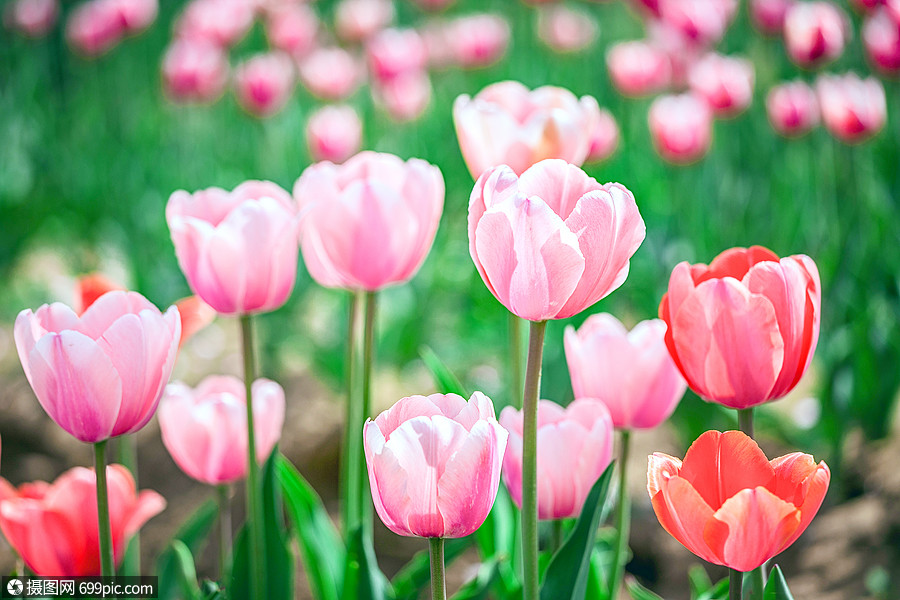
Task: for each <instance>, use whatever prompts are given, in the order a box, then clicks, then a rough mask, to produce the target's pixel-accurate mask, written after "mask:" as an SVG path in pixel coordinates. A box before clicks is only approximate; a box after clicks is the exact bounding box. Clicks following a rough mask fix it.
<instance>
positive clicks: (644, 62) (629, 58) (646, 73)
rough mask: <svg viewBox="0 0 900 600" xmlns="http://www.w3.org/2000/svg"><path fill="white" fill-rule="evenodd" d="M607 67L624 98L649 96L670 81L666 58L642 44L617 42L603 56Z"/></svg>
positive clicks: (670, 75) (666, 85) (669, 64)
mask: <svg viewBox="0 0 900 600" xmlns="http://www.w3.org/2000/svg"><path fill="white" fill-rule="evenodd" d="M606 67H607V69H609V77H610V79H611V80H612V83H613V85H614V86H616V89H617V90H619V92H621V93H622V94H624V95H625V96H631V97H640V96H649V95H651V94H655V93H657V92H660V91H662V90H664V89H666V88H667V87H668V86H669V84H670V83H671V81H672V65H671V63H670V61H669V57H668V56H667V55H666V53H665V52H663V51H662V50H661V49H660V48H658V47H657V46H655V45H653V44H650V43H647V42H645V41H632V42H619V43H617V44H614V45H612V46H611V47H610V49H609V50H608V51H607V53H606Z"/></svg>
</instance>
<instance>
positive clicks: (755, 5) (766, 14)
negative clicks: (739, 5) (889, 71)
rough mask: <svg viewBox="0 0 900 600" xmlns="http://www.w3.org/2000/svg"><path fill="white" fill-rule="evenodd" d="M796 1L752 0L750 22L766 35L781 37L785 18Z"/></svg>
mask: <svg viewBox="0 0 900 600" xmlns="http://www.w3.org/2000/svg"><path fill="white" fill-rule="evenodd" d="M794 1H795V0H750V4H749V8H750V20H751V21H752V22H753V24H754V25H755V26H756V28H757V29H759V30H760V31H761V32H762V33H764V34H766V35H780V34H781V32H782V31H783V30H784V17H785V15H786V14H787V11H788V9H789V8H790V7H791V6H792V5H793V4H794Z"/></svg>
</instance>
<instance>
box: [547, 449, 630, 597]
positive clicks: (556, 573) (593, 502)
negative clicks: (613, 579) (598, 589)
mask: <svg viewBox="0 0 900 600" xmlns="http://www.w3.org/2000/svg"><path fill="white" fill-rule="evenodd" d="M612 472H613V463H610V465H609V466H608V467H607V468H606V471H604V472H603V475H601V476H600V478H599V479H597V481H596V483H594V485H593V487H592V488H591V491H590V492H589V493H588V496H587V498H586V499H585V501H584V508H582V509H581V515H579V517H578V521H577V522H576V523H575V528H574V529H573V530H572V533H570V534H569V537H568V538H566V541H565V542H564V543H563V545H562V546H561V547H560V549H559V550H558V551H557V552H556V554H554V555H553V559H552V560H551V561H550V566H549V567H547V575H546V577H545V578H544V584H543V585H542V586H541V600H584V597H585V590H586V588H587V581H588V575H589V573H590V564H591V552H592V551H593V550H594V540H595V539H596V538H597V527H598V526H599V525H600V513H601V512H602V511H603V504H604V502H605V501H606V494H607V492H608V491H609V481H610V479H612Z"/></svg>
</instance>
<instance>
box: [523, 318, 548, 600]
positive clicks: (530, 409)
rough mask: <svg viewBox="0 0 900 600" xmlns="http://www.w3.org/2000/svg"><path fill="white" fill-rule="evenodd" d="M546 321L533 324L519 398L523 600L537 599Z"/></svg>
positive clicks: (533, 322)
mask: <svg viewBox="0 0 900 600" xmlns="http://www.w3.org/2000/svg"><path fill="white" fill-rule="evenodd" d="M546 329H547V322H546V321H532V322H531V331H530V332H529V336H528V362H527V364H526V367H525V391H524V395H523V398H522V419H523V428H522V566H523V571H524V573H523V575H524V576H523V582H524V585H523V592H524V594H523V598H524V600H537V598H538V506H537V405H538V398H539V397H540V394H541V360H542V358H543V353H544V332H545V331H546Z"/></svg>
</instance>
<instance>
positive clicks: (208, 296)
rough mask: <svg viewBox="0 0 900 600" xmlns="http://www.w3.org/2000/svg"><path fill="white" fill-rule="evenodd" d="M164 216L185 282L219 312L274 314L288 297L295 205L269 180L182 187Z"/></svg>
mask: <svg viewBox="0 0 900 600" xmlns="http://www.w3.org/2000/svg"><path fill="white" fill-rule="evenodd" d="M166 220H167V221H168V223H169V231H170V232H171V234H172V242H173V243H174V244H175V254H176V255H177V256H178V265H179V266H180V267H181V271H182V272H183V273H184V275H185V278H186V279H187V281H188V284H189V285H190V286H191V289H192V290H193V291H194V293H195V294H197V295H198V296H200V297H201V298H202V299H203V301H204V302H206V303H207V304H209V305H210V306H212V307H213V308H214V309H216V311H217V312H219V313H220V314H226V315H234V314H249V313H257V312H268V311H272V310H275V309H276V308H278V307H280V306H281V305H282V304H284V303H285V302H286V301H287V299H288V297H289V296H290V295H291V291H292V290H293V288H294V280H295V278H296V275H297V258H298V252H297V247H298V240H297V238H298V231H299V226H298V218H297V209H296V207H295V205H294V202H293V200H292V199H291V196H290V195H289V194H288V193H287V192H285V191H284V190H283V189H281V188H280V187H278V186H277V185H275V184H274V183H270V182H268V181H247V182H245V183H242V184H241V185H239V186H238V187H236V188H235V189H234V190H233V191H231V192H228V191H225V190H223V189H221V188H208V189H205V190H200V191H198V192H195V193H193V194H189V193H188V192H185V191H181V190H179V191H177V192H175V193H174V194H172V196H171V197H170V198H169V203H168V205H166Z"/></svg>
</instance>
